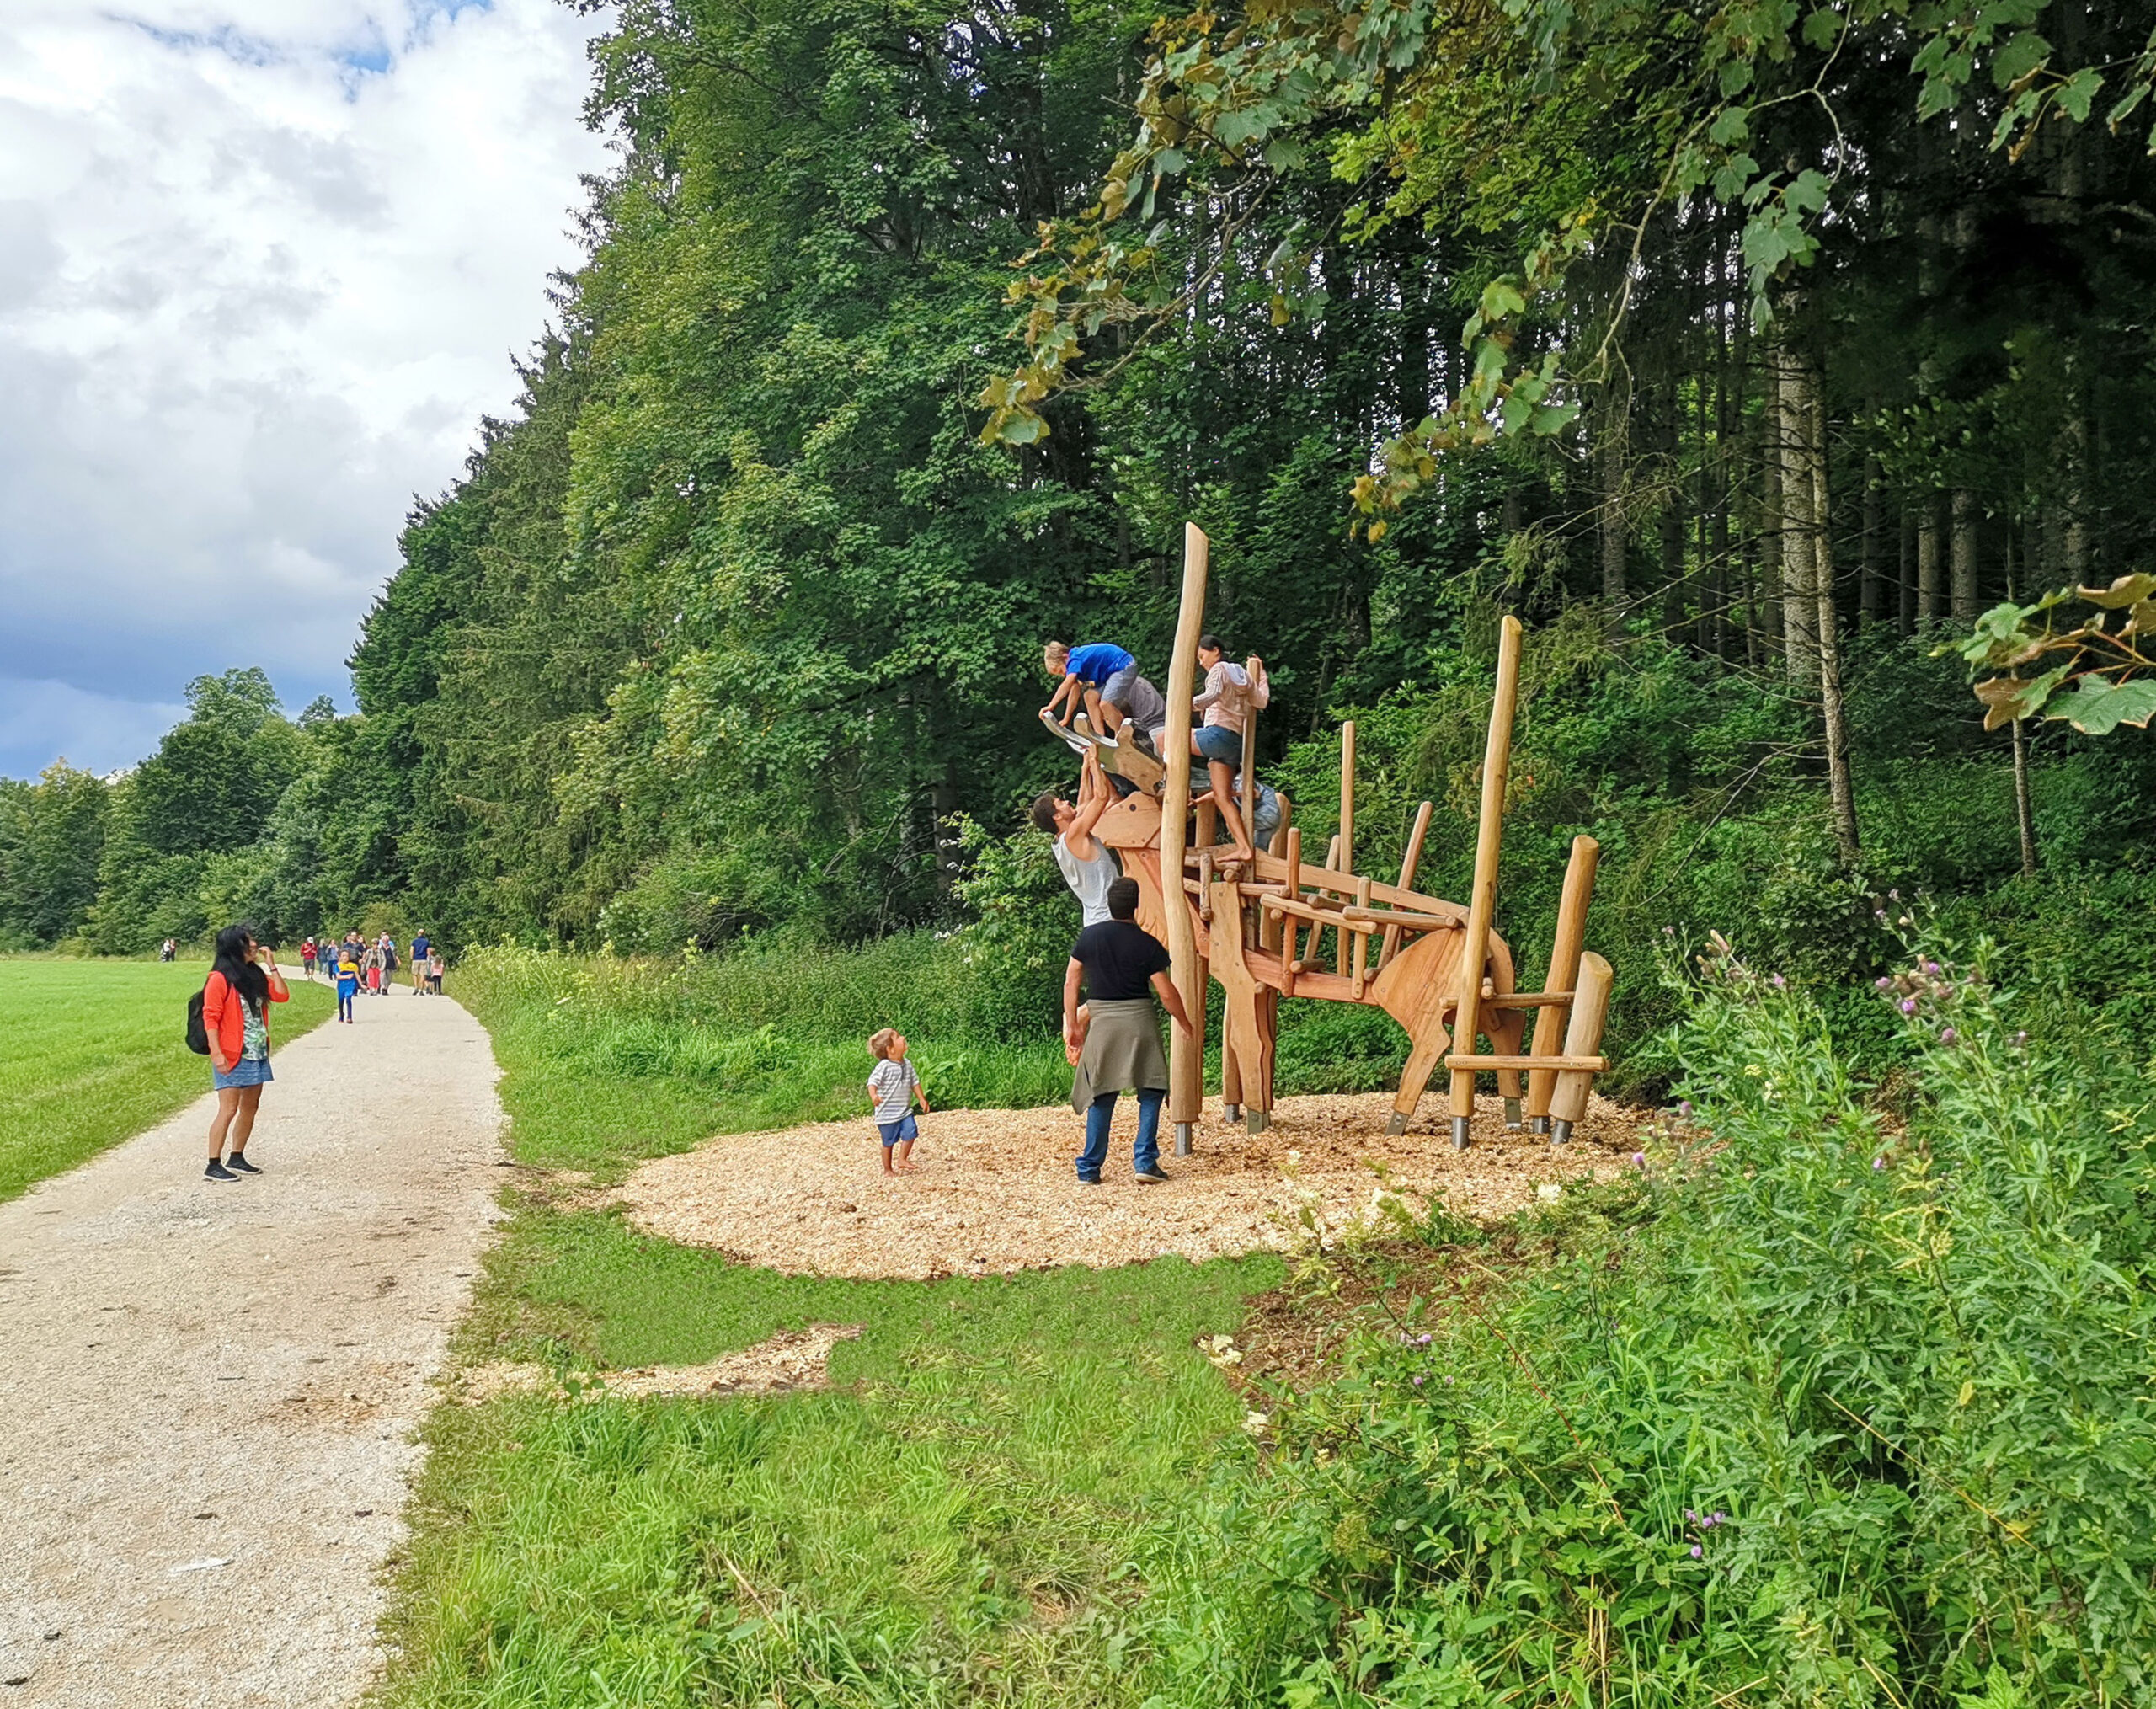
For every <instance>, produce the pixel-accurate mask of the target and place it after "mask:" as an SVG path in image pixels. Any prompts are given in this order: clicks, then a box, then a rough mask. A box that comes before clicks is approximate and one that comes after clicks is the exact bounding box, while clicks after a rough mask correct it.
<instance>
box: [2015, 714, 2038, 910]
mask: <svg viewBox="0 0 2156 1709" xmlns="http://www.w3.org/2000/svg"><path fill="white" fill-rule="evenodd" d="M2013 730H2014V821H2015V824H2016V825H2018V826H2019V827H2020V831H2021V876H2022V877H2023V878H2025V879H2033V878H2035V877H2036V814H2035V813H2034V812H2033V811H2031V809H2030V805H2029V737H2028V734H2027V733H2026V732H2025V730H2023V729H2022V728H2021V720H2020V718H2016V719H2015V720H2014V724H2013Z"/></svg>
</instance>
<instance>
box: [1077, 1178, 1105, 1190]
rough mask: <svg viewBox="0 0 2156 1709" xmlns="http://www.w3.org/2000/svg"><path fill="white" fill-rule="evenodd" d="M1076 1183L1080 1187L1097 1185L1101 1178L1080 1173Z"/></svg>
mask: <svg viewBox="0 0 2156 1709" xmlns="http://www.w3.org/2000/svg"><path fill="white" fill-rule="evenodd" d="M1078 1184H1079V1185H1080V1186H1081V1187H1097V1186H1099V1185H1100V1184H1101V1178H1100V1177H1099V1176H1097V1175H1081V1176H1080V1177H1079V1178H1078Z"/></svg>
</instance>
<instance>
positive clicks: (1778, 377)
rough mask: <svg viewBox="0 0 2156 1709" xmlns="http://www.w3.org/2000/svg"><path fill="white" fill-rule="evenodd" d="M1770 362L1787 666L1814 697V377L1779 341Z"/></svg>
mask: <svg viewBox="0 0 2156 1709" xmlns="http://www.w3.org/2000/svg"><path fill="white" fill-rule="evenodd" d="M1767 360H1768V365H1769V371H1770V373H1771V374H1772V376H1773V379H1772V381H1771V382H1770V383H1771V384H1772V385H1773V387H1774V391H1775V393H1777V394H1778V395H1779V397H1780V408H1779V409H1776V410H1775V411H1774V413H1773V414H1770V415H1769V417H1768V419H1767V431H1768V434H1769V451H1770V454H1771V455H1772V457H1773V458H1774V464H1775V467H1776V468H1777V469H1778V470H1779V472H1780V487H1781V491H1782V507H1781V508H1782V514H1781V521H1780V528H1781V542H1782V549H1781V560H1782V637H1783V642H1784V648H1783V662H1784V664H1785V665H1786V666H1787V668H1788V671H1789V680H1790V683H1791V685H1792V686H1795V687H1796V689H1797V690H1798V691H1799V692H1803V693H1810V692H1812V691H1813V690H1814V689H1816V688H1817V687H1818V686H1819V589H1818V586H1817V582H1816V580H1815V576H1816V574H1817V553H1818V548H1817V546H1816V544H1815V543H1814V536H1816V535H1817V534H1818V533H1820V532H1822V530H1821V529H1820V528H1819V527H1818V526H1817V519H1816V518H1815V516H1814V515H1813V505H1814V503H1815V499H1814V495H1813V489H1812V480H1811V473H1810V462H1811V455H1812V445H1811V419H1812V400H1811V391H1812V387H1811V385H1810V382H1811V380H1812V375H1810V374H1808V373H1807V372H1806V370H1805V367H1804V365H1803V359H1802V358H1801V356H1800V355H1798V354H1797V352H1796V351H1795V350H1791V349H1790V347H1789V346H1788V345H1787V344H1781V343H1777V344H1775V345H1774V349H1773V350H1772V351H1771V352H1770V353H1769V356H1768V359H1767Z"/></svg>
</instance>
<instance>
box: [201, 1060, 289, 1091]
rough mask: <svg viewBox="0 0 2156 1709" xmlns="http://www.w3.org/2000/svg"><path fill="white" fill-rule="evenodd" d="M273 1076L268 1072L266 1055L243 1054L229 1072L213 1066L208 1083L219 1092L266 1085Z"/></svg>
mask: <svg viewBox="0 0 2156 1709" xmlns="http://www.w3.org/2000/svg"><path fill="white" fill-rule="evenodd" d="M273 1079H275V1076H274V1075H272V1074H271V1073H270V1059H269V1058H268V1057H267V1056H243V1057H241V1058H240V1059H239V1060H238V1061H237V1062H235V1063H233V1064H232V1071H231V1072H230V1073H227V1072H226V1071H224V1070H222V1069H221V1068H215V1067H213V1068H211V1071H210V1084H211V1086H213V1087H216V1089H217V1090H218V1091H219V1092H229V1091H232V1090H233V1089H235V1088H237V1087H248V1086H267V1085H269V1083H270V1081H271V1080H273Z"/></svg>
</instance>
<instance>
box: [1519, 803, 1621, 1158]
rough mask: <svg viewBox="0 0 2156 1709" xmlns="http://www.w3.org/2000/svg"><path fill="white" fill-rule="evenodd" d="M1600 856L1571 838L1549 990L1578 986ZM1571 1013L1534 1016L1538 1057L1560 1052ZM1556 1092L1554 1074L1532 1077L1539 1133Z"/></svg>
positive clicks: (1558, 1009) (1591, 843)
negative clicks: (1596, 868) (1558, 1043)
mask: <svg viewBox="0 0 2156 1709" xmlns="http://www.w3.org/2000/svg"><path fill="white" fill-rule="evenodd" d="M1601 857H1602V845H1601V844H1599V843H1598V842H1597V841H1595V840H1594V839H1593V837H1591V836H1576V837H1574V838H1573V839H1572V857H1571V858H1570V859H1569V860H1567V861H1566V863H1565V888H1564V889H1563V890H1562V891H1561V893H1560V894H1559V895H1558V898H1557V929H1556V932H1555V933H1553V934H1552V936H1551V937H1550V966H1549V969H1548V971H1547V972H1545V974H1544V975H1543V978H1542V983H1543V985H1544V986H1545V988H1546V989H1547V990H1549V991H1562V992H1565V993H1566V994H1567V995H1569V994H1570V992H1571V991H1572V987H1573V986H1574V985H1576V984H1577V983H1578V980H1579V973H1580V949H1581V946H1582V944H1584V943H1585V942H1586V941H1587V911H1588V904H1589V903H1590V902H1592V901H1593V900H1594V869H1595V866H1596V864H1597V863H1598V862H1599V861H1600V859H1601ZM1569 1009H1570V1005H1569V1004H1568V1003H1567V1004H1557V1005H1553V1006H1552V1007H1549V1008H1547V1009H1545V1010H1544V1011H1543V1012H1542V1013H1541V1014H1540V1015H1538V1016H1536V1017H1535V1020H1534V1044H1533V1045H1532V1046H1531V1047H1530V1048H1531V1049H1533V1050H1534V1054H1535V1055H1537V1056H1546V1055H1549V1054H1550V1052H1552V1051H1553V1050H1555V1049H1556V1048H1557V1040H1558V1039H1561V1037H1563V1036H1564V1030H1565V1023H1566V1019H1567V1017H1568V1012H1569ZM1556 1090H1557V1076H1556V1075H1555V1074H1554V1073H1535V1072H1532V1071H1530V1072H1529V1075H1528V1076H1527V1122H1528V1125H1529V1127H1531V1128H1533V1129H1534V1131H1535V1132H1537V1133H1547V1132H1548V1131H1549V1130H1550V1098H1551V1097H1552V1096H1553V1095H1554V1094H1555V1093H1556Z"/></svg>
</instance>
